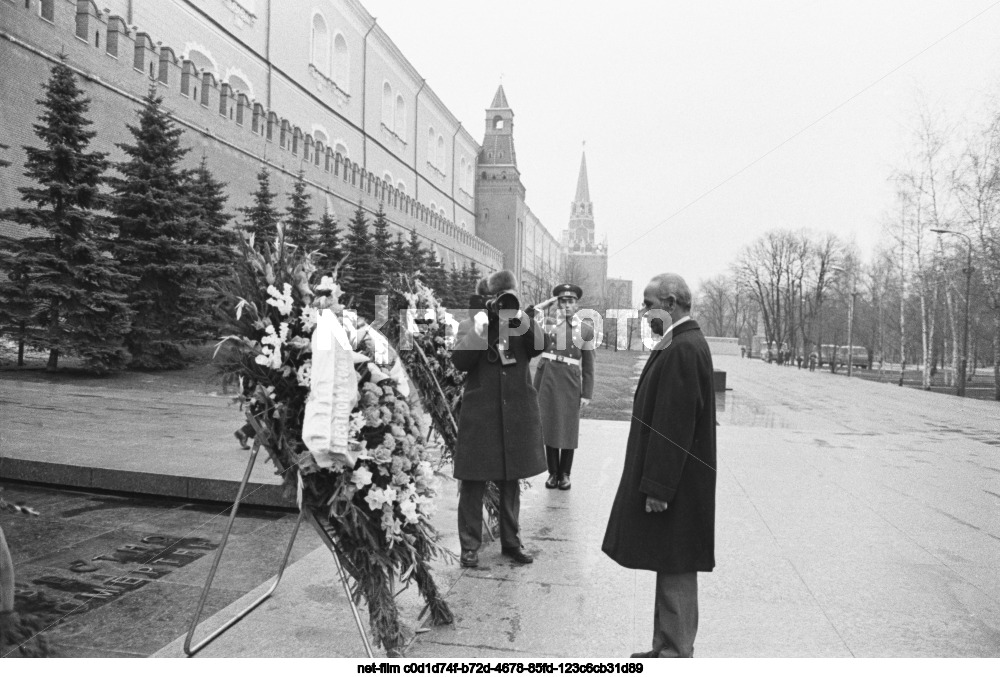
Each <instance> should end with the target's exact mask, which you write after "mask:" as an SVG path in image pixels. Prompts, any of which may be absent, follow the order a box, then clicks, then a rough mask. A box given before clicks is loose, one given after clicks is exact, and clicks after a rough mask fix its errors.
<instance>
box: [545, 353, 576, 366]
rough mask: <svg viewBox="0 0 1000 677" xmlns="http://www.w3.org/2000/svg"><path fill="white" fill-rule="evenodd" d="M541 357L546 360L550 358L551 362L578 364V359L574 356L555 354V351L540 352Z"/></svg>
mask: <svg viewBox="0 0 1000 677" xmlns="http://www.w3.org/2000/svg"><path fill="white" fill-rule="evenodd" d="M542 357H544V358H545V359H546V360H552V361H553V362H565V363H566V364H575V365H576V366H578V367H579V366H580V360H578V359H576V358H575V357H566V356H565V355H556V354H555V353H542Z"/></svg>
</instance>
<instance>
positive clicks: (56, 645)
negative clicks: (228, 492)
mask: <svg viewBox="0 0 1000 677" xmlns="http://www.w3.org/2000/svg"><path fill="white" fill-rule="evenodd" d="M2 486H3V495H4V497H5V498H6V499H7V500H8V501H10V502H15V503H23V504H25V505H29V506H31V507H33V508H34V509H36V510H37V511H38V512H39V513H41V514H40V516H39V517H30V518H29V517H24V516H18V515H3V516H2V517H0V520H2V521H0V524H2V526H3V529H4V533H5V534H6V538H7V542H8V545H9V546H10V550H11V552H12V554H13V558H14V563H15V571H16V594H15V605H16V608H17V609H18V611H21V612H27V613H30V614H33V615H35V616H36V617H38V618H39V619H40V620H42V621H43V622H44V624H45V626H47V629H46V631H45V635H46V636H47V637H48V639H49V644H50V646H51V648H52V649H53V651H54V654H55V655H57V656H62V657H114V656H133V657H134V656H148V655H151V654H152V653H154V652H156V651H157V650H159V649H160V648H161V647H162V646H163V645H165V644H166V643H168V642H169V641H171V640H172V639H174V638H175V637H176V636H177V635H178V634H179V633H181V632H185V631H186V630H187V626H188V623H189V622H190V619H191V615H192V614H193V612H194V606H195V604H196V602H197V599H198V595H199V594H200V592H201V587H202V584H203V583H204V581H205V579H206V576H207V572H208V568H209V567H210V566H211V562H212V559H213V557H214V555H215V551H216V548H217V547H218V544H219V539H220V536H221V534H222V530H223V528H224V527H225V524H226V520H227V517H228V511H227V509H226V506H225V505H219V504H214V505H212V504H192V503H183V502H178V501H172V500H166V499H149V498H142V497H136V496H112V495H100V494H93V493H83V492H73V491H62V490H56V489H50V488H44V487H38V486H28V485H23V484H21V485H19V484H14V483H11V482H4V483H3V484H2ZM293 525H294V516H292V515H291V514H289V513H288V512H281V511H276V510H260V509H253V508H249V509H245V510H243V511H242V512H241V514H240V516H239V517H238V519H237V522H236V524H235V525H234V529H233V533H232V535H231V536H230V539H229V543H228V545H227V549H226V556H225V557H224V558H223V561H222V564H221V566H220V568H219V573H218V575H217V577H216V583H215V585H214V586H213V592H212V593H211V595H210V596H209V598H208V601H207V603H206V614H207V615H211V614H212V613H214V612H215V611H217V610H218V609H220V608H222V607H224V606H226V605H227V604H229V603H230V602H232V601H234V600H236V599H239V598H240V597H242V596H243V595H244V594H246V593H247V592H248V591H249V590H252V589H254V588H255V587H256V586H258V585H259V584H260V583H262V582H263V581H265V580H267V579H268V578H269V577H270V576H272V575H273V573H274V572H275V570H276V569H277V566H278V563H279V562H280V558H281V555H282V554H283V549H282V548H283V545H284V543H285V542H286V539H287V537H288V535H289V534H290V533H291V529H292V527H293ZM317 545H319V541H318V539H316V538H315V537H314V536H313V535H312V534H307V533H304V532H303V534H302V535H301V536H300V537H299V538H298V539H297V544H296V547H295V548H294V549H293V552H292V558H293V559H294V560H298V559H299V558H300V557H302V556H303V555H304V554H306V553H308V552H309V551H311V550H313V549H315V548H316V547H317Z"/></svg>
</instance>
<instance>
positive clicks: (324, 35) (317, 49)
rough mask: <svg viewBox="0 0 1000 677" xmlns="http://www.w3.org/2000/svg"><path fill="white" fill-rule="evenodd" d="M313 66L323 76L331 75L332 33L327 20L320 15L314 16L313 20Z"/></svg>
mask: <svg viewBox="0 0 1000 677" xmlns="http://www.w3.org/2000/svg"><path fill="white" fill-rule="evenodd" d="M311 61H312V64H313V66H315V67H316V70H318V71H319V72H320V73H322V74H323V75H329V74H330V32H329V31H328V30H327V28H326V19H324V18H323V15H322V14H320V13H318V12H317V13H316V14H313V20H312V59H311Z"/></svg>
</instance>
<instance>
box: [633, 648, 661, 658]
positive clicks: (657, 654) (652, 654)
mask: <svg viewBox="0 0 1000 677" xmlns="http://www.w3.org/2000/svg"><path fill="white" fill-rule="evenodd" d="M659 657H660V652H659V651H656V650H655V649H650V650H649V651H640V652H639V653H634V654H632V655H631V656H629V658H659Z"/></svg>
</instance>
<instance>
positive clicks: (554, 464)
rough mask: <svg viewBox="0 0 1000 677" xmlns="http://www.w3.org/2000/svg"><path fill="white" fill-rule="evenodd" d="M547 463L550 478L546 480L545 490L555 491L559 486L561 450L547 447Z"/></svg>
mask: <svg viewBox="0 0 1000 677" xmlns="http://www.w3.org/2000/svg"><path fill="white" fill-rule="evenodd" d="M545 463H546V465H548V466H549V478H548V479H547V480H545V488H546V489H555V488H556V487H557V486H558V485H559V450H558V449H555V448H553V447H549V446H546V447H545Z"/></svg>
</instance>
